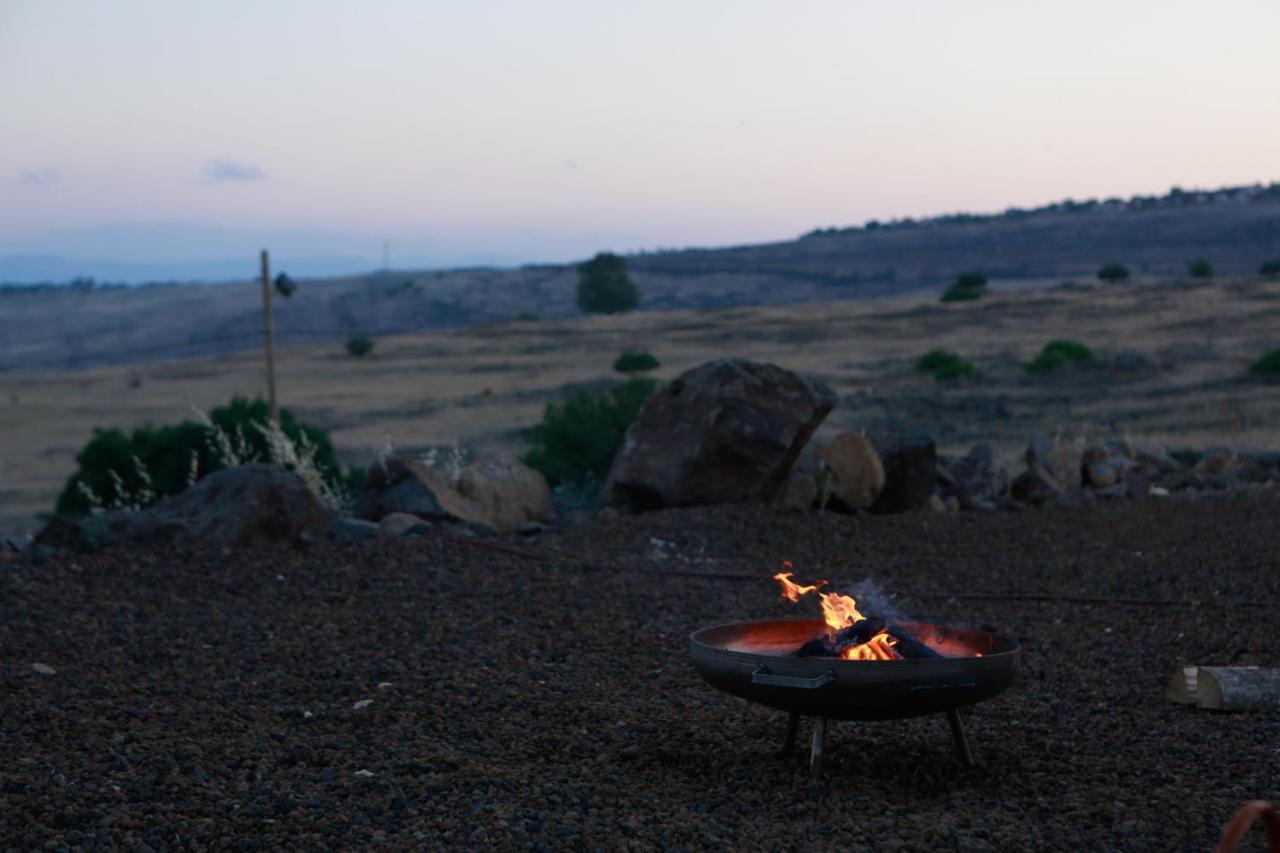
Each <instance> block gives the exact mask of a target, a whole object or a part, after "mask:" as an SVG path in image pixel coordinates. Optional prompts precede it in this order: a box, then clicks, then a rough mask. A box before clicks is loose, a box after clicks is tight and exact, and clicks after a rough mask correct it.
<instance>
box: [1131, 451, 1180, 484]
mask: <svg viewBox="0 0 1280 853" xmlns="http://www.w3.org/2000/svg"><path fill="white" fill-rule="evenodd" d="M1133 462H1134V465H1135V467H1136V468H1137V469H1138V470H1139V471H1141V472H1142V473H1143V474H1146V475H1147V476H1148V477H1158V476H1162V475H1164V474H1172V473H1173V472H1175V471H1177V470H1179V469H1180V468H1181V467H1182V466H1181V465H1179V464H1178V463H1177V462H1176V461H1175V460H1174V458H1173V457H1172V456H1170V455H1169V454H1168V453H1166V452H1165V451H1163V450H1155V449H1152V448H1136V449H1134V451H1133Z"/></svg>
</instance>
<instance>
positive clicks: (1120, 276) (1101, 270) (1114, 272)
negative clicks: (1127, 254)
mask: <svg viewBox="0 0 1280 853" xmlns="http://www.w3.org/2000/svg"><path fill="white" fill-rule="evenodd" d="M1128 277H1129V268H1128V267H1126V266H1125V265H1124V264H1103V265H1102V266H1100V267H1098V279H1099V280H1100V281H1107V282H1116V281H1124V280H1125V279H1126V278H1128Z"/></svg>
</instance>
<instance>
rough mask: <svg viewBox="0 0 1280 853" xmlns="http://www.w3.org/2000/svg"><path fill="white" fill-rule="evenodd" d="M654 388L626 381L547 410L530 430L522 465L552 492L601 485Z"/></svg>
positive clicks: (651, 383)
mask: <svg viewBox="0 0 1280 853" xmlns="http://www.w3.org/2000/svg"><path fill="white" fill-rule="evenodd" d="M657 387H658V382H657V380H654V379H641V378H637V379H630V380H628V381H626V382H624V383H622V384H621V385H616V386H614V387H613V388H611V389H609V390H608V391H605V392H603V393H600V394H592V393H588V392H585V391H582V392H579V393H577V394H574V395H573V396H571V397H569V399H567V400H565V401H564V402H563V403H559V404H556V403H551V404H549V405H548V406H547V409H546V412H544V413H543V415H542V420H541V422H539V423H538V424H536V425H535V426H533V427H532V428H531V429H530V430H529V441H530V444H531V445H532V446H531V447H530V448H529V451H528V452H527V453H525V455H524V462H525V464H526V465H528V466H529V467H531V468H534V469H537V470H538V471H541V472H542V474H543V476H544V477H546V478H547V482H548V483H550V484H551V485H552V486H553V487H555V486H559V485H560V484H562V483H573V484H579V485H581V484H584V483H587V482H589V481H590V480H589V478H594V479H595V480H596V481H597V482H604V480H605V478H606V477H608V475H609V464H610V463H611V462H613V455H614V453H616V452H617V450H618V445H619V444H621V442H622V435H623V433H625V432H626V431H627V427H629V426H631V422H632V421H634V420H635V419H636V415H637V414H639V412H640V407H641V406H642V405H644V401H645V400H647V399H649V395H650V394H652V393H653V391H654V389H655V388H657Z"/></svg>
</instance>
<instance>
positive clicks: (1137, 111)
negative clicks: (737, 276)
mask: <svg viewBox="0 0 1280 853" xmlns="http://www.w3.org/2000/svg"><path fill="white" fill-rule="evenodd" d="M1278 44H1280V2H1276V0H1256V1H1255V0H1225V1H1224V2H1215V3H1206V2H1202V0H1201V1H1200V2H1176V1H1175V2H1168V0H1165V2H1146V0H1141V1H1139V0H1134V2H1123V0H1111V1H1110V2H1088V0H1085V2H1071V3H1053V4H1051V3H1040V2H1027V0H1022V2H1003V0H996V1H994V2H978V0H973V2H963V3H962V2H911V3H883V2H874V3H873V2H858V0H841V2H794V3H781V2H752V0H732V2H729V1H728V0H726V1H725V2H712V1H711V0H706V1H705V2H694V0H686V2H661V1H660V0H653V1H652V2H644V3H640V2H629V3H624V2H606V1H605V0H590V2H587V0H582V2H547V1H546V0H541V1H540V2H467V3H461V2H460V3H439V2H423V0H417V2H410V0H404V2H396V1H395V0H386V2H370V3H351V2H326V1H325V0H306V1H305V2H142V0H138V2H125V0H97V2H91V0H83V2H62V0H0V256H5V255H14V254H24V253H25V254H30V253H48V254H57V255H63V256H73V257H86V258H113V259H117V260H122V261H136V262H139V263H142V262H146V263H152V264H154V263H165V262H167V261H170V260H172V261H173V262H174V263H178V262H179V261H183V260H196V259H206V258H218V257H224V256H227V255H236V254H238V253H240V252H241V251H250V252H251V251H252V250H253V249H254V248H256V246H257V245H258V243H259V242H266V241H271V242H272V243H273V245H281V244H284V245H286V246H288V251H292V252H294V253H295V254H298V255H314V256H335V257H336V256H342V257H344V258H349V259H350V258H354V259H358V260H360V261H361V262H363V261H366V260H367V261H368V263H369V264H370V265H373V264H375V263H377V262H379V261H380V254H381V251H382V243H383V240H388V241H390V244H391V248H392V253H393V260H394V261H395V262H399V263H398V265H404V266H411V265H415V264H418V265H421V264H440V263H457V262H458V261H459V259H464V260H465V259H468V258H472V257H475V258H492V259H495V260H501V261H504V262H523V261H542V260H570V259H574V258H580V257H583V256H586V255H589V254H590V253H592V252H594V251H595V250H597V249H602V248H611V249H615V250H621V251H631V250H637V249H644V248H654V247H670V246H690V245H704V246H705V245H720V244H730V243H746V242H759V241H768V240H777V239H787V238H790V237H794V236H796V235H797V234H799V233H801V232H803V231H806V230H809V229H810V228H813V227H820V226H828V225H848V224H859V223H861V222H863V221H865V220H866V219H869V218H880V219H887V218H892V217H896V216H917V215H929V214H935V213H943V212H949V211H958V210H970V211H994V210H1000V209H1003V208H1005V207H1009V206H1029V205H1036V204H1041V203H1045V202H1049V201H1054V200H1058V199H1062V198H1066V197H1074V198H1084V197H1091V196H1095V197H1103V196H1112V195H1130V194H1134V193H1163V192H1165V191H1167V190H1168V189H1169V187H1170V186H1173V185H1179V186H1182V187H1184V188H1193V187H1204V188H1208V187H1216V186H1220V185H1225V184H1240V183H1253V182H1256V181H1273V180H1280V48H1277V45H1278ZM335 263H337V264H338V265H339V266H340V265H341V263H340V262H337V261H335ZM334 271H343V270H336V269H335V270H334ZM0 272H2V270H0Z"/></svg>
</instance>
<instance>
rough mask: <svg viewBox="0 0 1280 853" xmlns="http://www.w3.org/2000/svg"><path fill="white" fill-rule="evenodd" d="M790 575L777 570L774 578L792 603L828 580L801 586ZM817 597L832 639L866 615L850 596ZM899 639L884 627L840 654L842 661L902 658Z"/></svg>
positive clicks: (835, 594) (821, 595) (784, 595)
mask: <svg viewBox="0 0 1280 853" xmlns="http://www.w3.org/2000/svg"><path fill="white" fill-rule="evenodd" d="M782 568H784V569H790V568H791V563H789V562H785V563H783V564H782ZM791 578H792V573H791V572H789V571H785V572H778V573H777V574H776V575H774V576H773V579H774V580H776V581H777V582H778V583H779V585H781V587H782V597H783V598H786V599H787V600H788V601H792V602H798V601H799V600H800V599H801V598H802V597H803V596H805V595H808V594H809V593H811V592H816V591H817V590H818V589H819V588H821V587H823V586H826V584H827V582H826V581H818V582H817V583H816V584H812V585H810V586H801V585H800V584H798V583H795V582H794V581H793V580H791ZM818 599H819V600H820V601H821V602H822V618H823V621H824V622H826V623H827V628H828V632H827V636H828V637H829V638H830V639H831V641H832V642H835V640H836V632H837V631H840V630H841V629H842V628H848V627H849V626H850V625H853V624H855V623H857V622H861V621H862V620H863V619H865V618H866V617H865V616H863V615H862V614H861V613H860V612H858V606H857V602H856V601H854V599H852V598H850V597H849V596H847V595H840V594H839V593H834V592H822V593H818ZM897 642H898V641H897V640H895V639H894V638H893V637H890V636H889V634H888V632H886V631H883V630H882V631H880V632H879V633H878V634H876V635H875V636H874V637H872V638H871V639H870V640H867V641H866V642H865V643H862V644H860V645H857V646H853V647H852V648H848V649H845V650H844V651H842V652H840V657H841V658H842V659H843V660H899V659H900V656H899V655H898V653H897V652H895V651H894V650H893V647H894V646H895V645H897Z"/></svg>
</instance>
